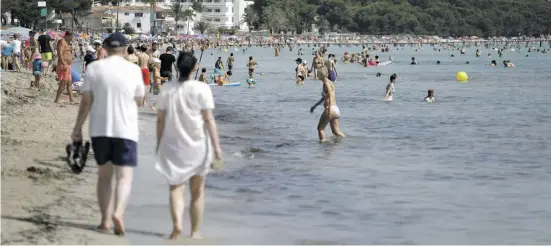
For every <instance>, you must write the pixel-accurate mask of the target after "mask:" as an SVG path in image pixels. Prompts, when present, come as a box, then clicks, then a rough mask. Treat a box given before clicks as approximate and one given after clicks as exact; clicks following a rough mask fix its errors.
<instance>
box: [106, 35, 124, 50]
mask: <svg viewBox="0 0 551 246" xmlns="http://www.w3.org/2000/svg"><path fill="white" fill-rule="evenodd" d="M103 45H105V46H107V47H109V48H120V47H124V46H126V45H128V41H127V40H126V38H125V37H124V35H123V34H122V33H120V32H116V33H113V34H111V35H110V36H109V37H107V38H106V39H105V40H104V41H103Z"/></svg>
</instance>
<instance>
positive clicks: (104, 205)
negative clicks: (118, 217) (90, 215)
mask: <svg viewBox="0 0 551 246" xmlns="http://www.w3.org/2000/svg"><path fill="white" fill-rule="evenodd" d="M112 180H113V164H111V163H110V162H108V163H105V164H103V165H100V166H99V168H98V184H97V190H96V192H97V197H98V204H99V209H100V211H101V223H100V225H99V226H98V229H100V230H102V231H105V232H107V231H108V230H109V227H110V226H109V219H110V217H111V216H110V215H111V209H112V208H111V198H112V193H113V190H112V187H111V181H112Z"/></svg>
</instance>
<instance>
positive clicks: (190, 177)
mask: <svg viewBox="0 0 551 246" xmlns="http://www.w3.org/2000/svg"><path fill="white" fill-rule="evenodd" d="M177 64H178V66H177V67H178V70H179V71H178V72H179V74H180V77H179V79H178V81H177V82H169V83H167V84H166V85H165V86H164V87H163V91H162V93H161V98H160V100H159V109H158V111H157V148H156V153H157V162H156V164H155V169H157V171H159V172H160V173H161V174H162V175H163V176H164V177H165V178H166V179H167V181H168V185H169V190H170V192H169V201H170V215H171V217H172V233H171V234H170V239H172V240H176V239H178V237H179V236H180V234H181V233H182V230H183V223H182V222H183V221H182V220H183V216H184V207H185V205H184V191H185V188H186V184H187V183H188V182H189V188H190V191H191V192H190V193H191V198H190V209H189V211H190V213H189V214H190V219H191V237H192V238H194V239H201V229H200V227H201V221H202V220H203V211H204V197H205V195H204V190H205V178H206V175H207V174H208V172H209V171H210V169H211V165H213V162H214V161H216V162H221V161H222V150H221V148H220V141H219V136H218V131H217V129H216V121H215V118H214V115H213V110H214V98H213V96H212V91H211V89H210V86H209V85H207V84H205V83H202V82H199V81H196V80H192V77H191V76H192V74H193V72H195V71H197V69H199V64H197V58H195V57H194V56H193V55H192V54H191V53H187V52H185V53H182V54H181V55H180V56H179V57H178V60H177ZM182 99H185V100H182Z"/></svg>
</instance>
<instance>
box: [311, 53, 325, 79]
mask: <svg viewBox="0 0 551 246" xmlns="http://www.w3.org/2000/svg"><path fill="white" fill-rule="evenodd" d="M322 67H323V56H321V52H316V54H315V56H314V60H313V61H312V70H313V71H314V78H316V76H317V73H318V69H320V68H322Z"/></svg>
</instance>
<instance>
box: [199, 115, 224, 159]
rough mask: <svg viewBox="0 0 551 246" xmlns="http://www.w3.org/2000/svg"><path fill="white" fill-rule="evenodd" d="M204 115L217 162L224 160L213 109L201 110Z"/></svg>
mask: <svg viewBox="0 0 551 246" xmlns="http://www.w3.org/2000/svg"><path fill="white" fill-rule="evenodd" d="M201 114H202V115H203V120H204V121H205V125H206V127H207V132H208V133H209V137H210V141H211V143H212V145H213V147H214V155H215V158H216V159H217V160H220V159H221V158H222V149H221V148H220V140H219V137H218V129H217V127H216V121H215V120H214V115H213V114H212V109H205V110H201Z"/></svg>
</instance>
